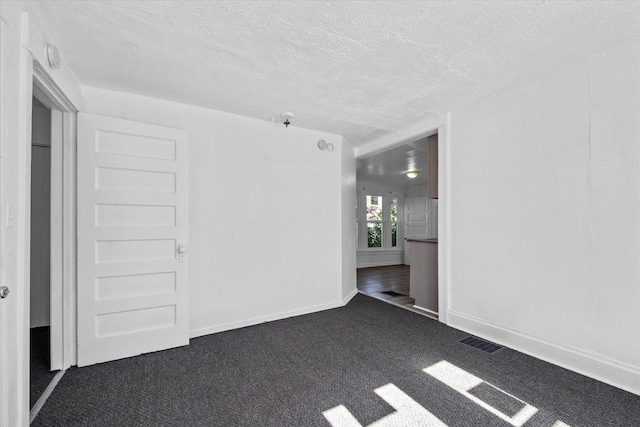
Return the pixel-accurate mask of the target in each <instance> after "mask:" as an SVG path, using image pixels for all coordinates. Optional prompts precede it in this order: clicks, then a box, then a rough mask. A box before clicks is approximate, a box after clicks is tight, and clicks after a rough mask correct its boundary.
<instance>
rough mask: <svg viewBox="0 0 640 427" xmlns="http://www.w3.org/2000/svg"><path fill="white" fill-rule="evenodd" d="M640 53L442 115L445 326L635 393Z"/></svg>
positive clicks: (639, 370) (593, 63)
mask: <svg viewBox="0 0 640 427" xmlns="http://www.w3.org/2000/svg"><path fill="white" fill-rule="evenodd" d="M639 52H640V43H639V41H638V39H634V40H631V41H629V42H628V43H626V44H623V45H620V46H617V47H614V48H612V49H610V50H608V51H606V52H603V53H601V54H598V55H594V56H592V57H590V58H588V59H586V60H584V61H582V62H580V63H577V64H574V65H572V66H569V67H566V68H564V69H562V70H559V71H557V72H555V73H554V74H552V75H549V76H547V77H545V78H541V79H539V80H536V81H534V82H531V83H529V84H527V85H525V86H522V87H520V88H517V89H514V90H512V91H510V92H508V93H504V94H501V95H498V96H495V97H493V98H491V99H487V100H485V101H483V102H480V103H478V104H475V105H473V106H471V107H468V108H466V109H464V110H461V111H456V112H454V113H451V115H450V128H449V131H450V139H449V144H450V147H449V149H450V152H449V156H450V161H449V164H450V171H449V174H450V183H449V185H450V193H449V197H450V201H451V205H450V209H451V216H450V227H451V235H450V236H448V237H449V243H450V249H451V259H450V267H451V269H450V271H449V274H450V275H451V281H450V298H451V299H450V312H449V319H450V322H449V324H450V325H451V326H454V327H457V328H460V329H464V330H467V331H470V332H474V333H477V334H480V335H483V336H485V337H487V338H490V339H493V340H495V341H498V342H502V343H505V344H507V345H510V346H512V347H514V348H516V349H520V350H522V351H524V352H527V353H530V354H534V355H537V356H539V357H541V358H543V359H546V360H549V361H552V362H554V363H557V364H560V365H562V366H566V367H569V368H571V369H574V370H576V371H579V372H583V373H586V374H587V375H590V376H592V377H595V378H599V379H602V380H604V381H606V382H609V383H611V384H614V385H617V386H619V387H622V388H625V389H627V390H631V391H634V392H635V393H640V142H639V141H640V106H639V103H640V69H639V59H640V58H639Z"/></svg>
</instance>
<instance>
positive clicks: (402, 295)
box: [382, 291, 406, 297]
mask: <svg viewBox="0 0 640 427" xmlns="http://www.w3.org/2000/svg"><path fill="white" fill-rule="evenodd" d="M382 293H383V294H387V295H391V296H392V297H406V295H405V294H400V293H398V292H396V291H382Z"/></svg>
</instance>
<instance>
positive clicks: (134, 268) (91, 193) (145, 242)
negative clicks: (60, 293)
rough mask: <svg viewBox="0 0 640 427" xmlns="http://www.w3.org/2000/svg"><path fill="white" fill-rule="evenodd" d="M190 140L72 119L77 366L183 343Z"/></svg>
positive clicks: (130, 125)
mask: <svg viewBox="0 0 640 427" xmlns="http://www.w3.org/2000/svg"><path fill="white" fill-rule="evenodd" d="M187 144H188V141H187V133H186V132H185V131H182V130H178V129H174V128H168V127H163V126H157V125H150V124H146V123H138V122H133V121H128V120H121V119H115V118H112V117H105V116H99V115H94V114H86V113H80V114H78V366H86V365H91V364H94V363H100V362H105V361H109V360H115V359H120V358H124V357H129V356H135V355H139V354H141V353H148V352H152V351H157V350H162V349H167V348H171V347H177V346H182V345H187V344H188V343H189V327H188V322H189V313H188V284H189V278H188V268H187V266H188V264H187V259H188V255H187V252H186V250H187V248H188V236H189V235H188V231H189V224H188V220H189V213H188V203H189V197H188V191H189V177H188V146H187ZM181 251H184V253H181Z"/></svg>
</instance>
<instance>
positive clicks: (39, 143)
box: [30, 104, 51, 328]
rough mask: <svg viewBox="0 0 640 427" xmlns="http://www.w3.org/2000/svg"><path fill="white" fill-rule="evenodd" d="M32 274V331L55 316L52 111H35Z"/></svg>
mask: <svg viewBox="0 0 640 427" xmlns="http://www.w3.org/2000/svg"><path fill="white" fill-rule="evenodd" d="M31 143H32V147H31V272H30V282H31V290H30V301H31V302H30V304H31V305H30V318H31V324H30V326H31V327H32V328H35V327H39V326H49V324H50V317H51V310H50V308H51V286H50V279H51V263H50V261H51V238H50V237H51V110H49V109H47V108H44V106H36V105H35V104H34V107H33V109H32V122H31Z"/></svg>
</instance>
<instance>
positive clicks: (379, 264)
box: [357, 261, 404, 268]
mask: <svg viewBox="0 0 640 427" xmlns="http://www.w3.org/2000/svg"><path fill="white" fill-rule="evenodd" d="M392 265H404V264H403V263H402V262H396V261H384V262H364V263H362V264H358V267H357V268H371V267H389V266H392Z"/></svg>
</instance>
